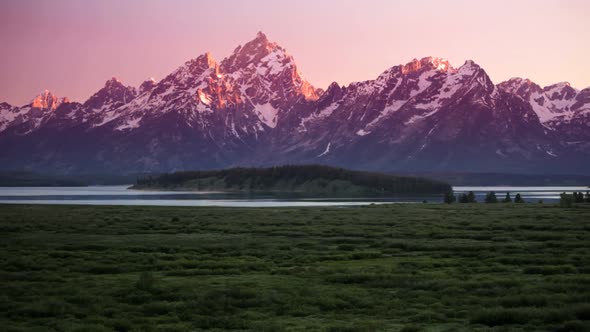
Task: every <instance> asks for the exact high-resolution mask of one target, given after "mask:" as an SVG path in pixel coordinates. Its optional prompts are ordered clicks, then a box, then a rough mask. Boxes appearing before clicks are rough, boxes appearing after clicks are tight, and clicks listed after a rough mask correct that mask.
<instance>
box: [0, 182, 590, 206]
mask: <svg viewBox="0 0 590 332" xmlns="http://www.w3.org/2000/svg"><path fill="white" fill-rule="evenodd" d="M128 187H129V186H92V187H0V203H12V204H17V203H18V204H80V205H153V206H228V207H230V206H231V207H281V206H291V207H293V206H355V205H366V204H371V203H375V204H380V203H412V202H414V203H415V202H422V201H424V200H426V201H429V202H441V201H442V196H398V197H377V198H375V197H370V198H363V197H354V198H339V197H338V198H337V197H302V196H297V195H278V194H256V195H248V194H235V193H234V194H228V193H219V192H191V191H144V190H142V191H137V190H130V189H127V188H128ZM453 189H454V190H455V194H459V193H462V192H469V191H473V192H474V193H475V194H476V196H477V199H478V201H480V202H481V201H483V199H484V196H485V194H486V193H487V192H489V191H494V192H496V195H497V196H498V198H499V199H502V198H503V197H504V196H505V195H506V192H510V193H511V196H512V198H514V195H516V194H517V193H520V194H521V195H522V196H523V197H524V199H525V200H526V201H529V202H537V201H539V200H543V201H544V202H554V201H557V200H558V199H559V194H560V193H561V192H564V191H565V192H572V191H582V192H586V191H587V190H588V189H589V188H588V187H584V186H579V187H507V186H501V187H500V186H499V187H454V188H453Z"/></svg>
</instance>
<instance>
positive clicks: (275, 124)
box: [0, 32, 590, 174]
mask: <svg viewBox="0 0 590 332" xmlns="http://www.w3.org/2000/svg"><path fill="white" fill-rule="evenodd" d="M0 151H2V152H1V153H0V169H2V170H22V171H24V170H26V171H36V172H45V173H47V172H51V173H59V174H81V173H116V174H121V173H133V172H163V171H177V170H196V169H219V168H225V167H231V166H269V165H280V164H327V165H333V166H340V167H347V168H354V169H364V170H378V171H387V172H393V171H412V172H420V171H424V172H444V171H450V172H510V173H536V174H540V173H572V174H587V173H588V169H589V167H590V88H586V89H583V90H577V89H575V88H573V87H571V86H570V84H568V83H557V84H553V85H550V86H546V87H541V86H539V85H537V84H535V83H534V82H531V81H530V80H528V79H522V78H513V79H510V80H508V81H505V82H502V83H499V84H494V83H493V82H492V81H491V80H490V78H489V77H488V75H487V74H486V72H485V70H484V69H483V68H481V67H480V66H479V65H477V64H476V63H475V62H473V61H471V60H468V61H466V62H465V63H464V64H463V65H461V66H460V67H458V68H456V67H453V66H452V65H451V64H450V63H449V62H448V61H446V60H444V59H441V58H435V57H425V58H422V59H420V60H417V59H414V60H412V61H410V62H409V63H407V64H404V65H397V66H394V67H391V68H389V69H387V70H385V71H384V72H383V73H382V74H381V75H379V76H378V77H377V78H375V79H374V80H368V81H363V82H355V83H351V84H350V85H348V86H341V85H339V84H338V83H336V82H334V83H332V84H331V85H330V86H329V87H327V89H325V90H323V89H319V88H316V87H314V86H313V85H312V84H311V83H309V82H308V81H306V80H305V79H304V78H303V77H302V75H301V73H300V71H299V69H298V67H297V65H296V64H295V61H294V59H293V57H292V56H291V55H290V54H289V53H287V51H286V50H285V49H284V48H283V47H281V46H280V45H278V44H276V43H274V42H271V41H270V40H269V39H268V38H267V36H266V35H265V34H263V33H261V32H259V33H258V34H257V35H256V38H255V39H253V40H252V41H249V42H248V43H246V44H244V45H243V46H238V47H237V48H236V49H235V50H234V51H233V53H232V54H231V55H230V56H228V57H227V58H225V59H223V60H222V61H221V62H216V61H215V59H213V57H212V56H211V54H209V53H206V54H203V55H201V56H199V57H197V58H195V59H192V60H190V61H187V62H186V63H185V64H183V65H182V66H180V67H179V68H178V69H176V70H175V71H173V72H172V73H170V74H169V75H168V76H166V77H165V78H164V79H162V80H161V81H158V82H157V81H155V80H153V79H149V80H146V81H145V82H143V83H142V84H141V85H140V86H139V87H131V86H126V85H124V84H123V83H122V82H120V81H119V80H118V79H116V78H113V79H110V80H108V81H107V82H106V83H105V85H104V87H103V88H102V89H100V90H99V91H97V92H96V93H95V94H94V95H92V96H91V97H90V98H89V99H88V100H87V101H85V102H84V103H78V102H73V101H70V100H68V99H67V98H58V97H57V96H55V95H53V94H52V93H51V92H49V91H45V92H44V93H42V94H40V95H39V96H37V97H35V98H34V99H33V100H32V101H31V102H30V103H29V104H27V105H24V106H13V105H10V104H8V103H0Z"/></svg>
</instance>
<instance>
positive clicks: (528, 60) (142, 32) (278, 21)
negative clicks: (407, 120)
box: [0, 0, 590, 105]
mask: <svg viewBox="0 0 590 332" xmlns="http://www.w3.org/2000/svg"><path fill="white" fill-rule="evenodd" d="M589 17H590V1H587V0H579V1H575V0H569V1H568V0H561V1H557V0H555V1H543V0H535V1H533V0H520V1H513V0H512V1H508V0H494V1H472V0H461V1H459V0H455V1H426V0H422V1H395V0H381V1H380V0H362V1H360V0H356V1H348V0H297V1H277V0H251V1H250V0H215V1H210V0H207V1H198V0H191V1H189V0H187V1H172V0H170V1H164V0H161V1H148V0H125V1H121V0H101V1H82V0H54V1H43V0H39V1H34V0H2V1H1V2H0V41H1V42H2V43H1V45H2V48H1V49H0V101H7V102H9V103H11V104H16V105H22V104H25V103H27V102H29V101H30V100H31V99H32V98H33V97H34V96H35V95H36V94H38V93H39V92H41V91H43V90H44V89H49V90H50V91H52V92H54V93H55V94H56V95H58V96H60V97H64V96H67V97H69V98H70V99H72V100H76V101H84V100H86V99H87V98H88V97H89V96H90V95H92V94H93V93H94V92H96V91H97V90H98V89H100V88H101V87H102V86H103V85H104V82H105V81H106V80H107V79H109V78H111V77H113V76H115V77H118V78H119V79H120V80H121V81H122V82H123V83H124V84H127V85H133V86H138V85H139V84H140V83H141V82H142V81H143V80H145V79H146V78H148V77H154V78H156V79H157V80H159V79H162V78H163V77H164V76H165V75H167V74H168V73H170V72H171V71H172V70H174V69H175V68H177V67H178V66H180V65H181V64H183V63H184V62H185V61H186V60H188V59H191V58H195V57H197V56H198V55H199V54H202V53H204V52H206V51H211V52H212V53H213V56H214V57H215V58H216V60H217V61H221V60H222V59H223V58H224V57H226V56H228V55H229V54H230V53H231V52H232V50H233V49H234V48H235V47H236V46H237V45H239V44H244V43H245V42H247V41H249V40H251V39H253V38H254V37H255V35H256V32H257V31H259V30H261V31H263V32H265V33H266V34H267V35H268V37H269V39H271V40H273V41H276V42H278V43H279V44H280V45H281V46H283V47H285V48H286V49H287V51H288V52H289V53H290V54H292V55H293V56H294V57H295V60H296V62H297V64H298V66H299V69H300V70H301V71H302V73H303V75H304V76H305V78H307V79H308V80H309V81H310V82H311V83H312V84H314V85H315V86H316V87H321V88H325V87H327V86H328V85H329V84H330V83H331V82H332V81H337V82H338V83H340V84H349V83H350V82H353V81H360V80H367V79H373V78H375V77H376V76H377V75H378V74H379V73H381V72H383V71H384V70H386V69H387V68H389V67H391V66H394V65H397V64H400V63H406V62H408V61H410V60H411V59H412V58H421V57H424V56H438V57H443V58H447V59H449V61H450V62H451V63H452V64H453V65H454V66H455V67H458V66H460V65H461V64H463V62H464V61H465V60H466V59H473V60H475V62H477V63H478V64H479V65H481V66H482V67H483V68H484V69H485V70H486V71H487V73H488V74H489V75H490V77H491V78H492V80H493V81H494V82H495V83H499V82H501V81H503V80H506V79H509V78H511V77H516V76H519V77H526V78H530V79H531V80H533V81H535V82H537V83H539V84H540V85H541V86H544V85H548V84H552V83H556V82H560V81H569V82H570V83H571V84H572V85H573V86H574V87H576V88H578V89H582V88H585V87H589V86H590V61H589V60H590V42H589V40H590V19H588V18H589Z"/></svg>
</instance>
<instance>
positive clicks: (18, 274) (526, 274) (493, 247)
mask: <svg viewBox="0 0 590 332" xmlns="http://www.w3.org/2000/svg"><path fill="white" fill-rule="evenodd" d="M0 245H1V252H0V330H2V331H205V330H207V331H222V330H250V331H329V332H337V331H340V332H348V331H404V332H409V331H590V206H588V204H586V205H579V206H576V207H574V208H569V209H565V208H559V207H558V206H556V205H549V204H532V203H531V204H519V205H516V204H508V205H505V204H460V205H459V204H454V205H450V206H448V205H442V204H393V205H382V206H368V207H358V208H297V209H295V208H264V209H257V208H248V209H242V208H164V207H90V206H40V205H39V206H25V205H22V206H16V205H13V206H10V205H0Z"/></svg>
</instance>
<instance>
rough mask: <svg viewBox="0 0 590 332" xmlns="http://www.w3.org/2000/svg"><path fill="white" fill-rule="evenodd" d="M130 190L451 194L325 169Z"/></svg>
mask: <svg viewBox="0 0 590 332" xmlns="http://www.w3.org/2000/svg"><path fill="white" fill-rule="evenodd" d="M131 188H132V189H139V190H141V189H161V190H194V191H231V192H293V193H309V194H346V195H348V194H363V195H365V194H375V195H384V194H385V195H391V194H400V195H405V194H408V195H409V194H425V193H428V194H440V193H445V192H448V191H451V190H452V188H451V186H450V185H449V184H448V183H445V182H442V181H436V180H430V179H426V178H420V177H410V176H395V175H388V174H382V173H372V172H363V171H353V170H347V169H343V168H336V167H329V166H322V165H287V166H277V167H270V168H241V167H239V168H230V169H224V170H213V171H189V172H175V173H167V174H162V175H159V176H155V177H154V176H148V177H144V178H140V179H138V180H137V183H136V184H135V185H134V186H132V187H131Z"/></svg>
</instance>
